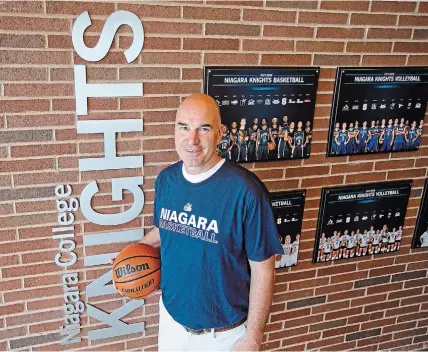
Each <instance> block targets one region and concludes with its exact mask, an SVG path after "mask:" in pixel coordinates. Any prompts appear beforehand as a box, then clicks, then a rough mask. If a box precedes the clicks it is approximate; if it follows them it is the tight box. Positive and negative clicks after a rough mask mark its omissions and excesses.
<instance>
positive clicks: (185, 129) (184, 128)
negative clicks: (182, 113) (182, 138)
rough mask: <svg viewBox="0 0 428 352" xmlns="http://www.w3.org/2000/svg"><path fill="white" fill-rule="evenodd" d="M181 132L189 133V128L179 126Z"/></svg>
mask: <svg viewBox="0 0 428 352" xmlns="http://www.w3.org/2000/svg"><path fill="white" fill-rule="evenodd" d="M178 129H179V130H180V131H187V126H178Z"/></svg>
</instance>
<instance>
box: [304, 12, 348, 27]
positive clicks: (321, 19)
mask: <svg viewBox="0 0 428 352" xmlns="http://www.w3.org/2000/svg"><path fill="white" fill-rule="evenodd" d="M347 20H348V14H345V13H336V12H310V11H308V12H300V13H299V23H316V24H346V22H347Z"/></svg>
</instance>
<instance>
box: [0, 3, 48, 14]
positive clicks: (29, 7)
mask: <svg viewBox="0 0 428 352" xmlns="http://www.w3.org/2000/svg"><path fill="white" fill-rule="evenodd" d="M0 12H5V13H31V14H34V13H43V4H42V3H41V2H35V1H18V0H16V1H13V2H8V1H3V2H1V3H0Z"/></svg>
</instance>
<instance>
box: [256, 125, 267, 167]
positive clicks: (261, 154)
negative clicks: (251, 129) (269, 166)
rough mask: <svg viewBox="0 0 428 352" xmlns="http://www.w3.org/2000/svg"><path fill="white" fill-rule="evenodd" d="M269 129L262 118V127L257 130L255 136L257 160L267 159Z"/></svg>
mask: <svg viewBox="0 0 428 352" xmlns="http://www.w3.org/2000/svg"><path fill="white" fill-rule="evenodd" d="M269 138H270V137H269V128H268V125H267V119H266V118H265V117H264V118H262V127H261V128H260V129H259V131H258V134H257V145H258V147H257V160H267V159H268V151H269V150H268V144H269Z"/></svg>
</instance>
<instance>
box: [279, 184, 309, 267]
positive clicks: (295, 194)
mask: <svg viewBox="0 0 428 352" xmlns="http://www.w3.org/2000/svg"><path fill="white" fill-rule="evenodd" d="M305 195H306V192H305V191H287V192H275V193H271V202H272V210H273V215H274V217H275V222H276V228H277V230H278V236H279V237H278V238H279V241H280V242H281V245H282V248H283V250H284V253H283V254H282V255H281V254H278V255H276V256H275V268H276V269H279V268H285V267H289V266H293V265H297V257H298V255H299V246H300V234H301V231H302V219H303V209H304V206H305Z"/></svg>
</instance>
